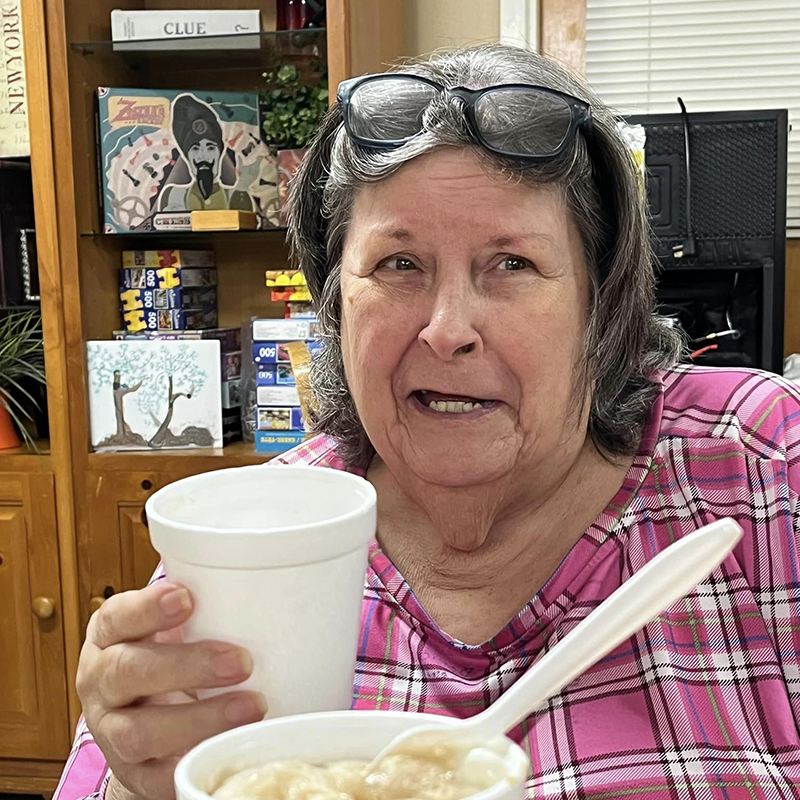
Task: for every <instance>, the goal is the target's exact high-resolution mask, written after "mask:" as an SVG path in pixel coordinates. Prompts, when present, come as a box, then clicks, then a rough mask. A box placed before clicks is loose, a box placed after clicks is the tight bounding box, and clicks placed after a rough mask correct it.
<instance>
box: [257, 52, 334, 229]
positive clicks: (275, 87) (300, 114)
mask: <svg viewBox="0 0 800 800" xmlns="http://www.w3.org/2000/svg"><path fill="white" fill-rule="evenodd" d="M309 77H310V80H309ZM263 78H264V80H265V81H266V84H267V88H266V89H265V90H264V91H263V92H262V94H261V119H262V123H261V127H262V130H263V132H264V140H265V141H266V143H267V144H268V145H269V146H270V148H271V149H272V151H273V152H275V153H277V159H278V200H279V203H280V206H281V218H282V221H283V224H285V217H284V214H283V207H284V203H285V200H286V196H287V194H288V187H289V181H290V180H291V178H292V176H293V175H294V173H295V172H296V171H297V168H298V167H299V166H300V164H301V163H302V161H303V157H304V156H305V152H306V149H307V148H308V146H309V145H310V144H311V142H312V140H313V139H314V135H315V134H316V132H317V129H318V128H319V124H320V121H321V120H322V117H323V115H324V114H325V112H326V111H327V110H328V72H327V69H326V68H325V67H324V66H323V65H322V64H319V63H316V62H315V63H313V64H311V70H310V71H309V72H308V74H305V73H304V74H302V75H301V72H300V70H299V69H298V68H297V67H296V66H295V65H294V64H282V65H281V66H276V68H275V69H272V70H270V71H269V72H264V73H263ZM304 78H305V80H304Z"/></svg>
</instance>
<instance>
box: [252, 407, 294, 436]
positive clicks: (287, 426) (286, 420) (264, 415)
mask: <svg viewBox="0 0 800 800" xmlns="http://www.w3.org/2000/svg"><path fill="white" fill-rule="evenodd" d="M256 430H258V431H302V430H303V414H302V412H301V411H300V409H299V408H277V407H262V406H258V407H256Z"/></svg>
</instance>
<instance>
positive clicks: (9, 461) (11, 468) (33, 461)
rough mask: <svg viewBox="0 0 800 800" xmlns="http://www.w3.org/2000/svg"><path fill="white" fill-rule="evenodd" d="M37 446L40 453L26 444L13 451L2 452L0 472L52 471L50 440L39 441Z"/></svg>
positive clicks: (0, 455) (0, 451)
mask: <svg viewBox="0 0 800 800" xmlns="http://www.w3.org/2000/svg"><path fill="white" fill-rule="evenodd" d="M36 446H37V447H38V448H39V452H38V453H37V452H36V451H35V450H32V449H29V448H28V447H26V446H25V445H24V444H23V445H22V447H15V448H13V449H12V450H0V472H50V471H52V468H53V465H52V459H51V458H50V442H49V440H47V439H37V440H36Z"/></svg>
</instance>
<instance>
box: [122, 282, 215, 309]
mask: <svg viewBox="0 0 800 800" xmlns="http://www.w3.org/2000/svg"><path fill="white" fill-rule="evenodd" d="M119 301H120V307H121V308H122V311H123V313H124V312H125V311H134V310H135V309H138V308H216V307H217V287H216V286H195V287H190V286H187V287H183V286H180V287H178V288H177V289H122V290H120V293H119Z"/></svg>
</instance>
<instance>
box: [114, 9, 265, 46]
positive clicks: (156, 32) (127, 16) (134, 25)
mask: <svg viewBox="0 0 800 800" xmlns="http://www.w3.org/2000/svg"><path fill="white" fill-rule="evenodd" d="M260 29H261V12H260V11H259V10H257V9H255V10H245V9H242V10H239V9H221V10H205V9H185V10H184V9H181V10H175V11H150V10H148V11H144V10H120V9H118V8H117V9H114V10H113V11H112V12H111V38H112V40H113V41H114V43H115V47H114V49H115V50H162V49H163V50H182V49H186V50H220V49H222V50H234V49H236V50H238V49H249V48H258V47H259V46H260V37H259V36H258V35H257V34H258V32H259V30H260ZM226 34H232V35H231V36H226ZM243 34H251V35H249V36H248V35H243ZM186 37H190V40H189V41H188V42H186V41H184V42H182V41H181V39H185V38H186ZM204 37H207V38H208V41H203V38H204ZM148 40H149V41H148ZM120 42H124V43H125V44H119V43H120ZM128 43H130V44H128Z"/></svg>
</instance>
